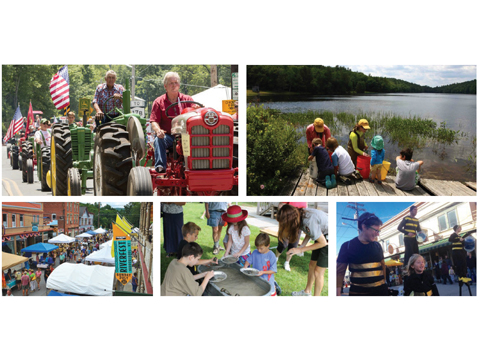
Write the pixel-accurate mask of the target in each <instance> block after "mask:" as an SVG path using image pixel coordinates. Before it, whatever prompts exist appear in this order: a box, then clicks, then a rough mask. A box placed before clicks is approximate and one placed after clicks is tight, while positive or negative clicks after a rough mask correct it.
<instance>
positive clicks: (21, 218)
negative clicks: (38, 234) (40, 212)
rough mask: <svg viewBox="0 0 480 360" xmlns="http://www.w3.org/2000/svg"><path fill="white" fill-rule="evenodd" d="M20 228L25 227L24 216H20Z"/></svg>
mask: <svg viewBox="0 0 480 360" xmlns="http://www.w3.org/2000/svg"><path fill="white" fill-rule="evenodd" d="M20 227H23V215H22V214H20Z"/></svg>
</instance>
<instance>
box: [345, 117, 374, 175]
mask: <svg viewBox="0 0 480 360" xmlns="http://www.w3.org/2000/svg"><path fill="white" fill-rule="evenodd" d="M369 129H370V126H368V121H367V120H366V119H361V120H360V121H359V122H358V123H357V125H355V127H354V128H353V130H352V131H351V132H350V135H349V140H348V147H347V149H348V154H349V155H350V158H351V159H352V162H353V165H355V167H357V157H358V155H363V156H368V155H367V154H366V153H365V151H367V149H368V145H367V144H365V133H366V132H367V130H369Z"/></svg>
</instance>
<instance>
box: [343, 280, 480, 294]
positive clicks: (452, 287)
mask: <svg viewBox="0 0 480 360" xmlns="http://www.w3.org/2000/svg"><path fill="white" fill-rule="evenodd" d="M390 288H391V289H396V290H399V291H401V290H403V285H401V286H393V287H390ZM437 289H438V292H439V294H440V296H459V290H458V283H455V284H448V283H447V285H443V284H438V283H437ZM470 289H471V290H472V296H476V295H477V284H473V285H471V286H470ZM347 295H348V289H343V294H342V296H347ZM462 296H470V294H469V293H468V289H467V287H466V286H463V287H462Z"/></svg>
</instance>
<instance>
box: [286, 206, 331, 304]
mask: <svg viewBox="0 0 480 360" xmlns="http://www.w3.org/2000/svg"><path fill="white" fill-rule="evenodd" d="M277 220H278V223H279V227H278V242H279V243H280V242H281V241H283V242H284V247H288V243H295V242H296V241H297V239H298V232H299V231H300V230H302V231H303V232H304V233H305V239H304V240H303V242H302V244H301V245H299V246H298V247H297V248H291V249H290V250H288V252H287V254H288V255H295V254H300V253H303V252H305V251H312V256H311V258H310V264H309V266H308V278H307V286H306V287H305V289H304V290H301V291H294V292H292V296H311V295H312V287H313V285H314V284H315V292H314V295H315V296H320V294H321V292H322V288H323V282H324V275H325V270H326V269H327V268H328V242H327V239H326V238H325V235H327V234H328V215H327V214H326V213H324V212H323V211H320V210H316V209H299V208H296V207H294V206H292V205H284V206H282V208H281V209H280V210H278V215H277ZM310 239H312V240H314V241H315V243H314V244H313V245H308V246H307V244H308V241H309V240H310Z"/></svg>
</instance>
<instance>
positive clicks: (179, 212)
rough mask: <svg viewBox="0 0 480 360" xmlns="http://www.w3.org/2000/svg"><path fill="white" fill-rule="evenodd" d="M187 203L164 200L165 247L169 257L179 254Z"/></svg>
mask: <svg viewBox="0 0 480 360" xmlns="http://www.w3.org/2000/svg"><path fill="white" fill-rule="evenodd" d="M185 204H186V203H184V202H183V203H173V202H162V204H161V208H162V213H163V237H164V243H163V247H164V248H165V251H166V252H167V257H173V256H176V255H177V251H178V245H179V244H180V241H182V239H183V236H182V226H183V206H184V205H185Z"/></svg>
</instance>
